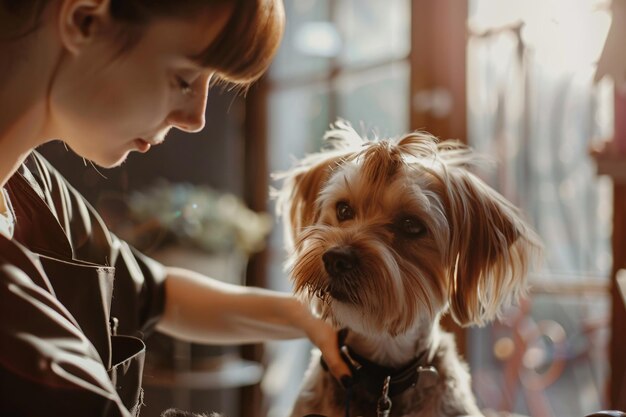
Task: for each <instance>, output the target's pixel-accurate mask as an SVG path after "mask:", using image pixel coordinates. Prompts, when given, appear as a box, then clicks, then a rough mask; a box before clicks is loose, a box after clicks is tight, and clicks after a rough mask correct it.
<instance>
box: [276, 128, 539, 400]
mask: <svg viewBox="0 0 626 417" xmlns="http://www.w3.org/2000/svg"><path fill="white" fill-rule="evenodd" d="M326 139H328V140H329V141H330V143H331V148H330V150H327V151H326V152H322V153H319V154H315V155H312V156H309V157H308V158H305V159H304V160H303V161H302V163H301V165H300V166H299V167H296V168H295V169H294V170H292V171H290V172H289V173H287V174H285V175H284V176H283V177H284V178H285V180H286V181H285V186H284V188H283V190H282V192H281V193H280V194H279V201H278V203H279V204H278V207H279V209H282V211H283V212H284V217H285V220H286V223H287V232H288V233H289V235H288V236H287V238H288V239H287V240H288V242H289V246H290V251H291V254H290V258H289V263H288V265H289V268H290V270H291V275H292V279H293V281H294V287H295V291H296V293H298V294H299V295H300V296H302V297H303V298H304V299H305V300H307V301H308V302H310V303H311V304H312V305H313V306H315V308H316V309H317V311H318V312H319V314H320V315H321V316H322V317H324V318H326V319H328V320H331V321H332V322H333V323H334V324H335V326H336V327H338V328H339V327H349V328H350V329H351V330H352V331H353V332H355V333H357V334H359V335H360V337H361V340H366V341H367V342H366V343H368V342H369V343H370V344H371V343H373V341H374V340H376V341H378V342H376V343H379V341H380V340H381V338H386V340H388V341H389V344H390V345H391V344H393V343H392V341H393V340H396V341H399V340H401V341H402V342H401V343H402V344H403V345H405V346H413V347H415V346H422V344H421V343H420V342H419V341H416V342H415V343H413V344H412V345H411V343H408V344H407V341H409V342H410V338H411V337H419V338H422V339H424V340H425V341H427V343H432V340H433V335H434V334H436V333H437V332H438V320H439V317H440V316H441V314H443V313H445V312H449V313H450V314H451V315H452V317H453V318H454V320H456V321H457V323H459V324H461V325H471V324H478V325H482V324H484V323H485V322H487V321H489V320H491V319H493V318H495V317H497V316H498V315H499V313H500V311H501V309H502V307H503V306H505V305H507V304H509V303H510V302H511V301H514V300H516V299H517V298H518V297H519V296H520V295H521V294H523V293H524V291H525V289H526V272H527V268H528V265H529V263H530V261H531V259H532V258H533V256H532V255H533V253H535V252H536V251H538V250H539V248H540V244H539V240H538V239H537V237H536V236H535V234H534V233H533V232H532V231H531V230H530V229H529V228H528V227H527V226H526V224H525V223H524V222H523V221H522V220H521V218H520V215H519V213H518V211H517V209H516V208H515V207H514V206H513V205H511V204H510V203H509V202H508V201H506V200H505V199H504V198H503V197H502V196H500V195H499V194H498V193H496V192H495V191H494V190H493V189H491V188H490V187H488V186H487V185H486V184H484V183H483V182H482V181H481V180H480V179H478V178H477V177H476V176H474V175H473V174H471V173H470V172H469V171H468V170H467V166H468V164H470V163H472V161H473V160H474V157H473V156H472V154H471V152H470V151H469V150H468V149H467V148H465V147H463V146H461V145H459V144H456V143H451V142H444V143H438V141H437V140H436V139H435V138H433V137H432V136H429V135H426V134H421V133H414V134H409V135H406V136H404V137H402V138H399V139H397V140H388V141H378V142H369V141H367V140H364V139H362V138H360V137H359V136H358V135H357V134H356V133H355V132H354V131H353V130H352V128H351V127H350V126H349V125H347V124H344V123H340V124H339V125H338V127H337V128H336V129H334V130H331V131H330V132H329V133H328V134H327V137H326ZM346 207H347V208H346ZM345 210H347V211H345ZM346 213H347V215H346ZM337 253H338V254H339V255H336V254H337ZM329 254H332V255H333V257H331V258H327V257H329V256H330V255H329ZM336 258H337V259H339V260H338V261H336V262H330V261H329V260H328V259H336ZM416 335H419V336H416ZM396 348H397V346H396ZM382 349H383V350H384V346H383V348H382ZM365 350H367V349H365ZM390 350H394V348H391V347H390ZM395 350H397V349H395ZM415 353H416V352H405V353H403V354H402V353H401V354H400V357H402V358H405V357H406V358H410V357H411V355H414V354H415ZM407 355H408V356H407ZM392 356H393V355H392ZM397 356H398V355H396V357H395V358H394V357H389V358H385V356H384V354H383V355H382V358H383V360H384V361H386V362H387V363H388V364H397V361H398V360H399V358H398V357H397ZM451 367H454V366H452V365H451ZM461 379H462V378H461ZM468 391H469V388H468ZM312 411H314V410H312ZM461 411H462V410H461ZM468 411H469V410H468Z"/></svg>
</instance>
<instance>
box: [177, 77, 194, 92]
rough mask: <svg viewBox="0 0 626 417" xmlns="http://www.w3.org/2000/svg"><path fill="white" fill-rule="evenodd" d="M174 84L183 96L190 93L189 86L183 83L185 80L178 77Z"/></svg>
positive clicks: (185, 82)
mask: <svg viewBox="0 0 626 417" xmlns="http://www.w3.org/2000/svg"><path fill="white" fill-rule="evenodd" d="M176 84H177V85H178V88H179V89H180V92H181V93H183V94H189V93H191V84H190V83H188V82H187V81H185V79H184V78H183V77H181V76H179V75H177V76H176Z"/></svg>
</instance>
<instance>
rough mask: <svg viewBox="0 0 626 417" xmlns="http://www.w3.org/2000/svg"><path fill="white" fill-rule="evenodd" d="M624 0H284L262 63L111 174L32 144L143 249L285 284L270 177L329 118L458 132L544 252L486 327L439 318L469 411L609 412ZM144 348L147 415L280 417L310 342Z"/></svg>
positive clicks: (317, 137) (615, 336)
mask: <svg viewBox="0 0 626 417" xmlns="http://www.w3.org/2000/svg"><path fill="white" fill-rule="evenodd" d="M624 3H625V1H624V0H613V2H611V1H610V0H467V1H463V0H413V1H410V0H387V1H381V0H285V8H286V13H287V27H286V33H285V37H284V39H283V42H282V46H281V49H280V51H279V53H278V55H277V57H276V59H275V60H274V63H273V65H272V67H271V69H270V71H269V72H268V74H266V76H265V77H264V78H263V79H262V80H260V81H259V82H258V83H257V84H255V86H254V87H253V88H252V89H251V90H250V91H249V92H248V93H247V95H246V96H245V97H243V96H240V95H237V94H235V93H234V92H232V91H229V90H228V88H219V87H218V88H215V89H213V90H212V91H211V92H210V93H209V100H208V108H207V125H206V128H205V129H204V131H203V132H201V133H199V134H194V135H188V134H184V133H180V132H172V133H171V134H170V136H169V137H168V140H167V141H166V143H165V144H163V145H161V146H159V147H157V148H156V149H153V150H152V151H151V152H150V155H149V156H147V157H146V156H143V155H137V154H134V155H132V156H131V158H129V160H128V162H127V163H125V164H124V165H123V166H121V167H119V168H116V169H113V170H102V169H96V168H95V167H93V166H92V165H90V164H89V163H86V162H84V161H82V160H81V159H79V158H78V157H76V156H75V155H74V154H72V153H71V151H68V150H67V149H65V148H64V147H63V145H61V144H60V143H52V144H48V145H46V146H45V147H43V148H42V152H43V153H44V154H45V155H46V156H47V157H48V158H49V159H50V160H51V161H52V162H53V164H54V165H55V166H56V167H58V168H59V169H60V171H61V172H62V173H63V174H64V175H66V176H67V177H68V178H69V180H70V181H71V182H72V183H73V184H74V185H75V186H76V187H77V188H78V189H79V190H80V191H81V192H82V193H83V194H84V195H85V196H86V197H87V198H88V199H89V200H90V202H91V203H92V204H93V205H94V206H95V207H96V208H97V209H98V210H99V211H100V212H101V214H102V215H103V217H104V219H105V221H106V222H107V223H108V224H109V226H110V227H111V228H112V229H113V230H114V231H115V232H116V233H118V234H119V235H121V236H122V237H124V238H126V239H128V240H129V241H130V242H132V243H133V244H134V245H136V246H138V247H139V248H141V249H142V250H144V251H145V252H146V253H148V254H150V255H151V256H154V257H155V258H156V259H160V260H162V261H164V262H168V263H171V264H179V265H181V266H186V267H189V268H191V269H197V270H199V271H201V272H204V273H208V274H210V275H212V276H215V277H216V278H219V279H223V280H226V281H229V282H234V283H238V284H245V285H255V286H263V287H268V288H274V289H279V290H284V291H289V290H290V283H289V279H288V277H287V275H286V274H285V272H284V271H283V267H282V264H283V262H284V259H285V253H284V250H283V243H282V230H281V226H280V223H279V222H277V221H276V220H275V219H274V217H273V206H272V202H271V201H270V200H269V199H268V191H269V188H270V186H271V185H272V184H271V181H270V173H271V172H276V171H281V170H285V169H287V168H288V167H290V166H291V164H292V162H293V158H294V157H297V158H299V157H302V156H304V155H305V154H306V153H309V152H314V151H316V150H318V149H319V147H320V145H321V138H322V136H323V134H324V131H325V130H326V129H327V128H328V126H329V124H330V123H331V122H333V121H335V120H336V118H337V117H341V118H344V119H347V120H348V121H350V122H351V123H352V124H353V125H354V126H355V127H356V128H357V130H358V131H360V132H361V133H363V134H364V135H365V136H370V137H373V136H379V137H389V136H396V135H401V134H403V133H405V132H408V131H411V130H415V129H423V130H427V131H429V132H431V133H433V134H434V135H436V136H439V137H440V138H442V139H447V138H452V139H459V140H461V141H463V142H466V143H468V144H470V145H471V146H472V147H474V148H476V149H477V150H478V151H480V152H481V153H483V154H486V155H488V156H490V157H491V158H492V159H494V160H496V161H497V164H496V165H495V166H494V167H492V169H489V170H485V171H484V172H483V171H481V172H480V173H479V174H480V175H481V176H482V177H483V178H484V179H485V180H486V181H487V182H488V183H489V184H491V185H492V186H493V187H495V188H496V189H498V190H499V191H500V192H501V193H502V194H503V195H504V196H506V197H507V198H508V199H510V200H511V201H513V202H514V203H515V204H516V205H518V206H519V207H521V208H522V210H523V212H524V214H525V215H526V217H527V219H528V220H529V222H530V223H531V224H532V225H533V226H534V228H535V229H536V230H537V231H538V232H539V234H540V236H541V237H542V239H543V240H544V243H545V246H546V255H545V261H544V264H543V265H542V267H541V269H539V270H538V271H536V272H535V273H534V274H533V276H532V277H531V282H532V284H533V288H532V290H531V293H530V295H529V297H528V298H527V299H526V300H524V301H523V302H522V303H521V304H520V305H519V306H517V307H515V308H512V309H511V310H510V311H508V312H507V314H506V316H505V317H504V318H503V319H502V320H501V321H499V322H497V323H495V324H493V325H491V326H488V327H485V328H481V329H459V328H457V327H455V326H454V325H453V324H451V323H447V327H448V328H449V329H450V330H451V331H454V332H455V333H456V335H457V338H458V339H459V345H460V347H461V350H462V352H463V356H464V357H465V358H466V359H467V360H468V361H469V363H470V368H471V371H472V376H473V383H474V389H475V393H476V395H477V398H478V401H479V403H480V405H481V407H482V408H483V409H486V410H495V411H510V412H516V413H520V414H524V415H529V416H533V417H549V416H566V415H567V416H581V417H582V416H584V415H585V414H587V413H590V412H593V411H597V410H600V409H605V408H621V409H626V388H625V385H624V381H623V379H624V375H625V373H626V372H625V370H626V355H624V354H622V353H621V352H622V349H623V345H624V344H626V332H624V330H626V329H624V327H623V323H624V322H625V320H626V311H624V307H623V304H622V301H621V299H620V298H619V295H618V292H617V289H616V288H615V285H614V284H613V283H614V280H615V276H616V275H617V274H618V271H619V270H620V268H622V267H625V266H626V221H625V220H626V218H625V216H626V188H624V184H626V163H625V162H626V146H622V145H621V144H623V143H626V128H624V127H623V124H624V123H626V106H625V105H624V104H623V103H625V102H626V99H625V98H624V96H625V95H626V88H623V85H624V84H623V83H624V79H620V77H625V78H626V64H624V60H625V59H626V58H624V55H626V52H625V51H624V50H623V48H622V49H620V46H619V44H621V42H622V41H621V40H620V39H618V40H617V41H613V42H612V43H611V42H610V38H611V36H613V37H615V36H617V35H615V33H614V32H615V30H616V25H617V23H619V22H624V21H626V11H625V9H626V7H625V6H624ZM621 15H623V16H624V17H623V18H621V17H620V16H621ZM620 19H622V20H620ZM612 22H614V24H613V26H611V23H612ZM610 33H611V34H612V35H610ZM607 38H609V41H607ZM605 45H606V47H605ZM611 45H613V46H612V47H611ZM615 45H618V46H615ZM601 57H602V58H601ZM600 59H602V61H601V62H602V65H601V70H600V72H598V71H597V67H598V65H597V64H598V61H599V60H600ZM620 60H621V61H620ZM620 62H621V65H623V66H622V67H619V65H620ZM620 68H621V72H620ZM615 74H617V77H616V76H615ZM608 75H613V76H612V77H610V76H608ZM104 87H105V86H103V88H104ZM607 140H609V141H608V142H607ZM622 141H623V142H622ZM148 344H149V346H150V348H149V350H150V351H151V355H150V356H149V357H148V366H147V369H146V373H145V376H144V385H145V390H146V399H145V403H146V408H145V409H144V411H143V412H142V415H145V416H157V415H158V414H159V413H160V411H161V410H163V409H164V408H166V407H168V406H177V407H179V408H183V409H187V410H194V411H205V412H206V411H220V412H223V413H224V414H225V415H226V416H228V417H237V416H242V417H264V416H269V417H278V416H283V415H285V414H286V413H288V411H289V408H290V405H291V404H292V402H293V399H294V398H295V395H296V394H297V391H298V388H299V384H300V381H301V379H302V374H303V372H304V370H305V369H306V367H307V365H308V356H309V350H310V348H311V347H310V345H309V343H308V342H307V341H306V340H298V341H291V342H275V343H268V344H266V345H264V346H261V345H252V346H233V347H216V346H196V345H190V344H186V343H182V342H177V341H173V340H171V339H168V338H166V337H164V336H160V335H155V336H152V337H151V338H150V339H149V340H148Z"/></svg>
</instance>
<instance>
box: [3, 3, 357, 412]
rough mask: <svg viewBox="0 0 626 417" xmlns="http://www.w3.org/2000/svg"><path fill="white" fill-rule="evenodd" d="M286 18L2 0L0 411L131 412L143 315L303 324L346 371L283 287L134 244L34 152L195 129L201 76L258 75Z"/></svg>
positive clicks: (150, 322) (336, 368) (206, 328)
mask: <svg viewBox="0 0 626 417" xmlns="http://www.w3.org/2000/svg"><path fill="white" fill-rule="evenodd" d="M283 19H284V17H283V10H282V4H281V3H280V0H19V1H16V0H0V56H1V57H2V58H1V59H0V189H1V193H0V415H20V416H30V415H33V416H35V415H36V416H61V415H63V416H70V415H71V416H83V415H85V416H87V415H89V416H96V415H98V416H130V415H137V414H138V412H139V408H140V405H141V398H140V397H141V396H140V392H141V388H140V387H141V371H142V359H143V354H144V345H143V343H142V341H141V340H140V339H138V338H135V337H133V336H137V335H139V334H143V333H145V332H148V331H150V330H151V329H153V328H154V327H155V326H157V327H158V329H159V330H161V331H163V332H165V333H167V334H170V335H173V336H175V337H180V338H184V339H187V340H190V341H194V342H207V343H212V344H216V343H247V342H256V341H263V340H267V339H280V338H294V337H302V336H308V337H309V338H310V339H311V340H312V341H313V343H314V344H316V345H317V346H318V347H320V349H321V350H322V352H323V354H324V356H325V359H326V362H327V363H328V364H329V366H330V370H331V372H332V373H333V375H335V376H336V377H337V378H343V379H344V381H346V378H349V370H348V368H347V367H346V365H345V364H344V363H343V361H342V360H341V359H340V355H339V352H338V350H337V339H336V335H335V332H334V330H333V329H332V328H331V327H330V326H328V325H327V324H325V323H323V322H322V321H320V320H318V319H316V318H314V317H313V316H311V315H310V313H309V312H308V310H307V308H306V307H304V306H303V305H301V304H300V303H299V302H297V301H296V300H295V299H293V298H292V297H291V296H289V295H286V294H279V293H274V292H270V291H266V290H261V289H254V288H248V287H236V286H230V285H226V284H223V283H220V282H219V281H215V280H213V279H210V278H208V277H204V276H200V275H199V274H197V273H194V272H191V271H187V270H183V269H175V268H168V267H165V266H163V265H160V264H158V263H157V262H155V261H153V260H151V259H149V258H146V257H145V256H143V255H141V254H139V253H137V252H136V251H135V250H134V249H132V248H130V247H129V246H128V245H126V244H125V243H124V242H122V241H120V240H119V239H118V238H117V237H115V236H114V235H112V234H111V233H110V232H109V231H108V230H107V229H106V227H105V226H104V224H103V222H102V221H101V219H100V218H99V217H98V215H97V214H96V213H95V212H94V211H93V209H92V208H91V207H90V206H89V205H88V204H87V203H86V202H85V200H84V199H83V198H82V197H81V196H80V195H79V194H78V193H77V192H76V191H75V190H74V189H73V188H72V187H71V186H70V185H68V184H67V183H66V181H65V180H64V179H63V178H62V177H61V176H60V175H59V174H58V173H57V171H55V170H54V168H53V167H51V166H50V165H49V164H48V163H47V161H45V159H44V158H43V157H42V156H41V155H39V154H37V153H36V152H34V151H33V150H34V148H36V147H37V146H39V145H41V144H43V143H45V142H47V141H49V140H53V139H61V140H63V141H64V142H65V143H66V144H67V145H68V146H69V147H70V148H72V149H73V150H74V151H75V152H76V153H77V154H78V155H80V156H82V157H84V158H87V159H89V160H91V161H93V162H95V163H97V164H98V165H100V166H104V167H113V166H116V165H118V164H120V163H122V162H123V161H124V159H125V158H126V157H127V155H128V153H129V152H132V151H139V152H147V151H148V150H149V149H150V147H151V146H154V145H157V144H159V143H160V142H162V141H163V140H164V139H165V136H166V134H167V131H168V130H169V129H171V128H172V127H174V128H178V129H181V130H184V131H188V132H195V131H198V130H200V129H202V128H203V126H204V112H205V105H206V97H207V90H208V88H209V83H210V82H212V81H213V80H215V79H217V78H220V79H223V80H225V81H227V82H232V83H235V84H238V85H241V86H243V87H245V86H246V85H248V84H249V83H251V82H252V81H254V80H255V79H257V78H258V77H259V76H260V75H261V73H262V72H263V71H264V70H265V69H266V68H267V66H268V65H269V62H270V59H271V57H272V56H273V54H274V53H275V50H276V48H277V46H278V43H279V41H280V38H281V36H282V31H283V25H284V22H283ZM347 381H348V382H349V379H348V380H347Z"/></svg>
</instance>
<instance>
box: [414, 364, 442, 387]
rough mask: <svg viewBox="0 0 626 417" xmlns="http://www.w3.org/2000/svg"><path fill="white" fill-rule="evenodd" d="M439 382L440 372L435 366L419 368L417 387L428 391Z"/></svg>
mask: <svg viewBox="0 0 626 417" xmlns="http://www.w3.org/2000/svg"><path fill="white" fill-rule="evenodd" d="M438 381H439V372H437V369H436V368H435V367H434V366H418V367H417V387H418V388H419V389H427V388H431V387H434V386H435V385H436V384H437V382H438Z"/></svg>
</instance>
